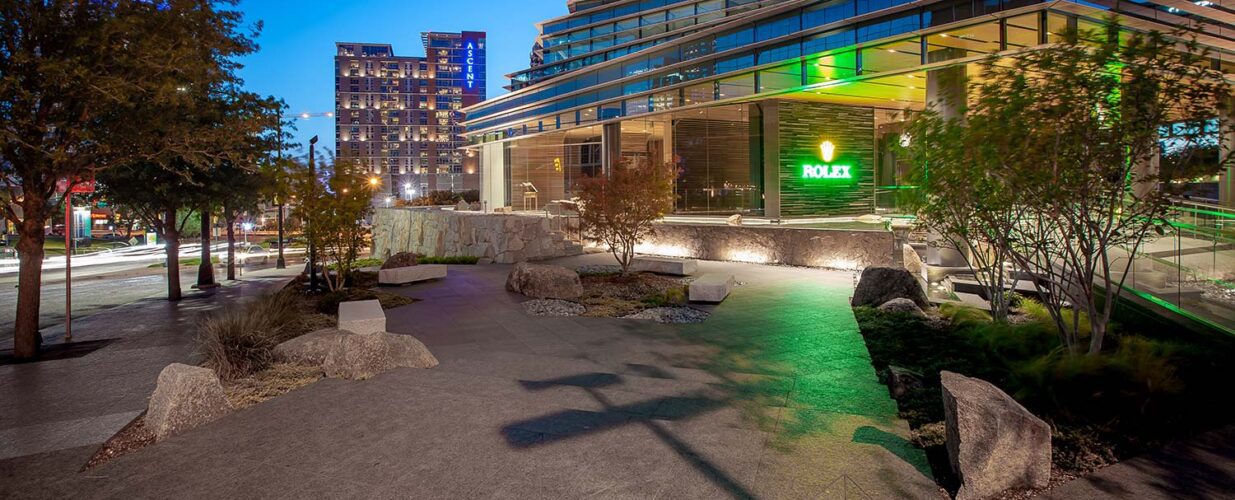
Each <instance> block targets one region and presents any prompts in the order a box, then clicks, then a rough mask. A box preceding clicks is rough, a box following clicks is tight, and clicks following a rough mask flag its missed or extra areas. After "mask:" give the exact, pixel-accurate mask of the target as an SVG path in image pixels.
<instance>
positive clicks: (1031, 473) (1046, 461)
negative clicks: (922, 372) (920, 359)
mask: <svg viewBox="0 0 1235 500" xmlns="http://www.w3.org/2000/svg"><path fill="white" fill-rule="evenodd" d="M939 377H940V380H941V382H942V383H943V407H944V425H945V427H946V431H947V432H946V434H947V448H948V458H949V460H951V462H952V470H953V471H954V472H956V475H957V476H958V477H959V478H960V480H961V488H960V491H958V492H957V493H956V498H957V499H958V500H967V499H985V498H993V497H996V496H998V495H1000V494H1001V493H1003V492H1005V491H1008V490H1010V489H1031V488H1044V487H1046V486H1047V483H1049V482H1050V478H1051V428H1050V426H1049V425H1047V424H1046V422H1043V421H1042V419H1040V418H1038V417H1035V416H1034V415H1033V414H1031V413H1029V410H1026V409H1025V407H1023V406H1021V405H1020V404H1019V403H1017V402H1016V400H1014V399H1012V398H1011V397H1010V396H1008V395H1007V394H1005V393H1004V392H1003V391H1000V390H999V388H997V387H995V386H994V385H991V384H990V383H989V382H986V381H984V380H980V379H976V378H971V377H966V376H964V375H961V374H958V373H953V372H949V371H943V372H940V374H939Z"/></svg>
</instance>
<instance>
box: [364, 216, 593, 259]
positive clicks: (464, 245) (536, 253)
mask: <svg viewBox="0 0 1235 500" xmlns="http://www.w3.org/2000/svg"><path fill="white" fill-rule="evenodd" d="M564 224H565V219H562V218H548V217H545V216H531V215H519V214H493V213H482V212H462V211H452V210H426V209H414V208H379V209H377V210H376V211H375V212H374V214H373V255H374V256H375V257H379V258H385V257H386V256H388V255H393V254H395V253H398V252H414V253H418V254H423V255H430V256H471V257H479V258H484V259H492V260H493V262H500V263H512V262H522V261H527V260H539V259H549V258H554V257H564V256H567V255H577V254H579V253H582V247H580V246H579V245H578V244H576V243H574V242H572V241H569V240H567V239H566V237H565V236H564V235H563V233H562V232H561V231H560V230H561V229H562V227H563V225H564Z"/></svg>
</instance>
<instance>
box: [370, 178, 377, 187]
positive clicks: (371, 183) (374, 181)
mask: <svg viewBox="0 0 1235 500" xmlns="http://www.w3.org/2000/svg"><path fill="white" fill-rule="evenodd" d="M377 182H378V181H377V177H370V178H369V185H370V186H373V187H377Z"/></svg>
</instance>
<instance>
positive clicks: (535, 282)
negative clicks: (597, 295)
mask: <svg viewBox="0 0 1235 500" xmlns="http://www.w3.org/2000/svg"><path fill="white" fill-rule="evenodd" d="M506 289H507V290H510V291H512V292H515V293H521V294H523V295H526V296H528V297H532V298H534V299H573V298H577V297H579V296H580V295H583V283H582V282H581V281H579V273H577V272H575V271H573V270H571V269H567V268H565V267H562V266H542V265H538V264H528V263H527V262H520V263H518V264H515V267H514V268H513V269H511V270H510V275H509V276H507V277H506Z"/></svg>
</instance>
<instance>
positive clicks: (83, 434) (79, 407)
mask: <svg viewBox="0 0 1235 500" xmlns="http://www.w3.org/2000/svg"><path fill="white" fill-rule="evenodd" d="M293 273H294V271H291V270H282V271H277V270H273V269H271V270H267V271H261V272H256V273H252V274H250V275H249V276H246V277H245V279H244V280H243V281H237V282H232V283H230V284H228V285H226V286H224V287H222V288H219V289H216V290H214V291H211V292H197V291H192V290H190V289H188V287H187V285H186V287H185V298H184V300H182V301H181V302H179V303H175V304H173V303H169V302H167V301H166V300H163V299H161V298H149V299H145V300H141V301H138V302H134V303H131V304H128V305H124V306H120V307H115V308H112V309H110V310H107V311H103V312H98V313H95V314H93V315H90V316H88V317H85V318H82V319H80V320H76V321H74V322H73V336H74V342H75V344H77V345H91V344H92V343H96V342H97V343H106V346H105V347H103V348H101V349H99V350H97V351H94V352H92V353H90V354H87V355H85V356H82V357H76V358H69V359H56V360H49V361H41V362H38V363H27V364H15V365H5V366H0V460H3V459H9V458H13V457H21V456H27V455H32V454H39V453H47V452H55V451H57V450H65V449H77V450H78V451H84V450H87V449H88V450H89V451H88V452H86V455H87V456H88V455H90V454H93V451H94V449H96V448H98V445H99V444H101V443H102V442H103V441H105V440H106V439H107V438H109V437H111V436H112V435H113V434H115V433H116V432H117V431H118V430H120V428H121V427H123V426H124V425H125V424H127V423H129V421H131V420H133V418H134V417H136V416H137V415H138V414H139V413H141V412H142V411H143V410H145V408H146V401H147V399H148V398H149V397H150V392H151V391H153V390H154V383H155V379H156V377H157V376H158V374H159V371H160V370H162V369H163V367H165V366H167V365H168V364H169V363H173V362H193V346H192V336H193V327H192V325H193V324H194V323H195V320H196V319H197V318H198V317H199V315H200V314H201V313H203V312H206V311H211V310H215V309H218V308H220V307H225V306H227V305H230V304H233V303H235V301H237V300H240V299H241V298H242V297H247V296H251V295H254V294H258V293H263V292H265V291H266V290H267V289H269V288H270V287H271V286H273V285H275V284H279V283H282V282H284V280H285V279H287V278H289V277H290V276H291V275H292V274H293ZM118 286H123V285H118ZM10 307H11V306H10ZM43 333H44V338H45V341H46V342H47V343H48V344H49V345H52V344H58V343H60V341H61V338H62V337H63V334H64V325H63V324H61V325H58V326H52V327H49V328H45V329H44V330H43ZM11 346H12V343H11V339H8V345H7V346H6V347H8V348H11ZM79 447H80V448H79ZM76 455H80V453H77V454H75V455H74V456H72V457H70V458H67V459H66V460H67V461H68V462H76V466H77V467H80V466H81V465H82V464H83V463H84V462H83V461H81V460H80V459H79V458H78V457H77V456H76ZM68 465H73V464H71V463H66V466H68ZM10 467H11V465H10V464H5V465H4V466H0V483H8V484H13V483H12V481H13V480H12V479H10V478H9V477H8V476H7V475H8V474H9V473H10V472H11V471H12V469H11V468H10ZM66 470H67V469H66ZM3 489H4V486H0V491H3ZM4 496H6V495H4V494H3V493H0V497H4Z"/></svg>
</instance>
